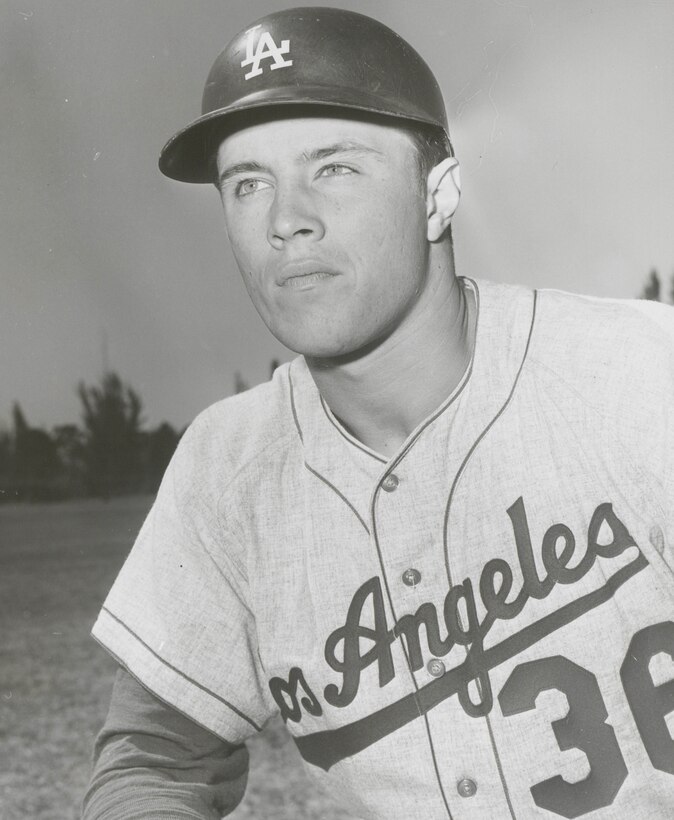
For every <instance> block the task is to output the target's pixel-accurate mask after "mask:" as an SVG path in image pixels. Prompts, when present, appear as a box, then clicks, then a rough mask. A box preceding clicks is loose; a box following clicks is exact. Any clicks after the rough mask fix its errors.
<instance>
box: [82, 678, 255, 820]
mask: <svg viewBox="0 0 674 820" xmlns="http://www.w3.org/2000/svg"><path fill="white" fill-rule="evenodd" d="M247 776H248V751H247V749H246V747H245V746H236V745H234V744H230V743H227V742H225V741H224V740H221V739H220V738H218V737H216V736H215V735H214V734H212V733H211V732H209V731H208V730H206V729H204V728H202V727H201V726H199V725H198V724H196V723H194V722H193V721H191V720H190V719H189V718H187V717H185V716H184V715H183V714H181V713H180V712H177V711H176V710H175V709H173V708H171V707H170V706H168V705H166V704H165V703H163V702H162V701H160V700H158V699H157V698H156V697H154V695H152V694H150V692H148V691H147V690H146V689H144V688H143V687H142V686H141V685H140V684H139V683H138V681H136V680H135V678H133V677H132V676H131V675H130V674H129V673H128V672H126V671H125V670H124V669H120V670H119V671H118V673H117V678H116V679H115V684H114V687H113V691H112V699H111V703H110V711H109V712H108V717H107V719H106V721H105V725H104V726H103V728H102V730H101V732H100V734H99V736H98V738H97V740H96V746H95V750H94V769H93V774H92V777H91V782H90V785H89V789H88V791H87V793H86V796H85V798H84V805H83V814H82V817H83V820H138V818H148V820H149V819H150V818H155V820H188V819H189V820H196V819H197V818H198V819H199V820H219V818H221V817H223V816H224V815H227V814H229V813H230V812H231V811H232V810H233V809H234V808H235V807H236V806H237V805H238V804H239V802H240V801H241V798H242V797H243V794H244V791H245V789H246V780H247Z"/></svg>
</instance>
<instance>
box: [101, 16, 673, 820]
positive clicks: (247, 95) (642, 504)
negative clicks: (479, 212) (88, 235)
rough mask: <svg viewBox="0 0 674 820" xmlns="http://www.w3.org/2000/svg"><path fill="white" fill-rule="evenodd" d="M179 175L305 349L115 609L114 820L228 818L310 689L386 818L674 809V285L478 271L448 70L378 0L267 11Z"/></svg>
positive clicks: (178, 163)
mask: <svg viewBox="0 0 674 820" xmlns="http://www.w3.org/2000/svg"><path fill="white" fill-rule="evenodd" d="M160 168H161V170H162V171H163V172H164V173H165V174H167V175H168V176H170V177H172V178H174V179H177V180H183V181H188V182H196V183H205V182H215V184H216V185H217V187H218V190H219V192H220V195H221V199H222V203H223V208H224V216H225V222H226V227H227V232H228V235H229V238H230V241H231V245H232V248H233V251H234V254H235V257H236V260H237V262H238V265H239V267H240V270H241V274H242V276H243V279H244V282H245V284H246V288H247V289H248V292H249V294H250V297H251V299H252V301H253V304H254V305H255V307H256V308H257V310H258V312H259V313H260V315H261V317H262V319H263V320H264V322H265V323H266V325H267V326H268V327H269V328H270V330H271V331H272V333H274V335H275V336H276V337H277V338H278V339H280V340H281V341H282V342H283V343H284V344H285V345H287V346H288V347H289V348H291V349H292V350H294V351H296V352H297V353H298V354H300V355H299V357H298V358H296V359H295V360H294V361H292V362H291V363H290V364H289V365H284V366H282V367H280V368H279V369H278V370H277V371H276V372H275V374H274V376H273V378H272V380H271V381H270V382H269V383H267V384H264V385H261V386H259V387H256V388H255V389H253V390H250V391H248V392H246V393H243V394H241V395H238V396H236V397H233V398H229V399H227V400H225V401H223V402H220V403H218V404H216V405H214V406H213V407H211V408H209V409H208V410H206V411H205V412H204V413H202V414H201V415H200V416H199V417H198V418H197V419H196V421H195V422H194V423H193V424H192V425H191V427H190V428H189V430H188V431H187V433H186V434H185V436H184V437H183V439H182V441H181V443H180V446H179V448H178V451H177V452H176V455H175V457H174V459H173V461H172V463H171V465H170V467H169V468H168V471H167V473H166V476H165V478H164V481H163V483H162V486H161V490H160V492H159V494H158V496H157V499H156V502H155V504H154V506H153V508H152V510H151V512H150V514H149V516H148V518H147V521H146V522H145V524H144V526H143V528H142V530H141V532H140V534H139V536H138V539H137V542H136V544H135V546H134V548H133V550H132V551H131V553H130V555H129V557H128V560H127V561H126V564H125V565H124V567H123V569H122V571H121V573H120V575H119V577H118V579H117V581H116V583H115V585H114V587H113V588H112V591H111V592H110V594H109V596H108V598H107V600H106V602H105V605H104V607H103V609H102V611H101V613H100V617H99V618H98V620H97V622H96V625H95V627H94V635H95V637H96V638H97V639H98V640H99V641H100V642H101V643H102V644H103V645H104V646H105V647H106V648H107V649H108V650H109V651H110V652H111V653H112V654H113V656H114V657H115V658H117V659H118V660H119V662H120V664H121V667H122V671H120V673H119V675H118V678H117V682H116V684H115V688H114V693H113V698H112V705H111V709H110V714H109V716H108V719H107V721H106V724H105V726H104V729H103V731H102V733H101V735H100V737H99V740H98V744H97V750H96V762H95V769H94V774H93V778H92V782H91V787H90V790H89V792H88V794H87V797H86V798H85V817H86V818H87V820H93V818H106V820H117V819H118V818H132V817H133V818H137V817H157V818H159V817H161V818H196V817H200V818H217V817H220V816H221V815H223V814H226V813H227V812H229V811H230V810H231V808H232V807H233V806H235V805H236V804H237V802H238V801H239V800H240V798H241V795H242V793H243V790H244V787H245V777H246V768H247V758H246V752H245V747H244V744H245V742H246V740H247V739H248V738H250V737H251V736H252V735H253V734H254V733H256V732H257V731H259V729H260V727H261V726H262V725H263V724H264V723H265V721H266V720H267V719H268V718H269V717H270V716H272V715H274V714H277V713H280V715H281V716H282V718H283V720H284V721H285V722H286V724H287V726H288V729H289V731H290V733H291V734H292V736H293V737H294V740H295V742H296V744H297V747H298V749H299V751H300V753H301V755H302V757H303V758H304V761H305V762H306V766H307V770H308V771H309V773H310V774H311V775H312V776H313V777H314V778H315V779H316V780H317V781H319V782H320V783H322V784H323V785H324V786H325V788H327V789H329V790H330V791H331V792H332V793H333V794H334V796H335V798H336V799H337V800H338V801H339V802H340V803H341V804H342V805H343V806H344V807H345V809H346V810H347V811H350V812H352V813H353V815H354V816H356V817H360V818H381V819H382V820H392V818H396V819H397V818H400V820H414V819H415V818H416V819H417V820H429V818H430V819H431V820H435V818H437V819H438V820H440V819H441V818H454V820H459V819H460V818H468V819H469V820H484V819H485V818H520V819H522V818H546V820H552V818H558V817H567V818H581V817H582V818H591V819H592V820H599V818H627V817H630V818H632V817H633V818H649V820H650V819H651V818H661V819H663V820H664V818H671V817H672V816H674V740H673V734H672V732H673V729H674V584H673V583H672V582H673V576H672V573H673V571H674V551H673V545H674V315H673V311H672V309H671V308H668V307H665V306H662V305H658V304H652V303H642V302H637V301H619V300H606V299H596V298H587V297H581V296H575V295H570V294H567V293H564V292H561V291H552V290H545V291H534V290H530V289H527V288H523V287H517V286H506V285H496V284H491V283H490V282H489V281H487V280H488V276H486V279H484V280H483V279H481V278H477V279H473V278H466V277H459V276H458V275H457V274H456V271H455V267H454V259H453V254H452V241H451V234H450V221H451V218H452V215H453V213H454V211H455V209H456V207H457V205H458V201H459V190H460V180H459V170H458V164H457V161H456V159H455V158H454V156H453V153H452V149H451V146H450V143H449V138H448V128H447V122H446V116H445V109H444V106H443V103H442V97H441V94H440V91H439V89H438V86H437V84H436V81H435V79H434V77H433V75H432V74H431V71H430V70H429V68H428V67H427V66H426V64H425V63H424V62H423V60H422V59H421V57H420V56H419V55H418V54H417V53H416V52H415V51H414V50H413V49H412V47H411V46H410V45H409V44H407V43H406V42H404V41H403V40H402V39H401V38H400V37H398V36H397V35H396V34H395V33H394V32H392V31H390V30H389V29H388V28H386V27H385V26H383V25H382V24H380V23H378V22H376V21H374V20H371V19H369V18H366V17H364V16H362V15H359V14H354V13H351V12H345V11H341V10H335V9H326V8H299V9H291V10H288V11H282V12H279V13H275V14H271V15H269V16H267V17H264V18H263V19H261V20H259V21H257V22H256V23H254V24H252V25H251V26H250V27H248V28H247V29H246V30H245V31H243V32H242V33H240V34H239V35H237V36H236V37H235V38H234V39H233V40H232V41H231V43H230V44H229V45H228V46H227V47H226V48H225V49H224V50H223V52H222V53H221V54H220V56H219V57H218V58H217V60H216V62H215V64H214V66H213V68H212V70H211V73H210V75H209V77H208V80H207V83H206V88H205V91H204V99H203V113H202V116H200V117H199V118H198V119H197V120H195V121H194V122H193V123H192V124H191V125H189V126H187V128H185V129H183V130H182V131H180V132H178V134H176V136H174V137H173V138H172V139H171V140H170V141H169V142H168V143H167V145H166V146H165V148H164V150H163V152H162V154H161V159H160ZM484 273H485V275H486V274H488V273H489V272H484Z"/></svg>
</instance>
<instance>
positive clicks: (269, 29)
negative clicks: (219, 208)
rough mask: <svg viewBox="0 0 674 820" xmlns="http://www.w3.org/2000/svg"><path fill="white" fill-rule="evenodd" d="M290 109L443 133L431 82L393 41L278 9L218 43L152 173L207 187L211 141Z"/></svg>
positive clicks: (409, 52) (340, 14)
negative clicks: (194, 104)
mask: <svg viewBox="0 0 674 820" xmlns="http://www.w3.org/2000/svg"><path fill="white" fill-rule="evenodd" d="M292 106H311V107H322V108H325V107H326V106H327V107H329V108H331V109H334V110H342V111H344V112H345V113H346V112H349V111H358V112H360V113H361V114H368V113H369V114H372V115H384V116H386V117H394V118H396V119H399V120H405V121H408V122H409V123H415V122H416V123H422V124H426V125H431V126H436V127H438V128H441V129H442V130H443V131H444V132H445V134H448V129H447V117H446V113H445V107H444V103H443V100H442V94H441V92H440V88H439V86H438V84H437V82H436V80H435V77H434V76H433V73H432V72H431V70H430V68H429V67H428V66H427V65H426V63H425V62H424V60H423V59H422V58H421V56H420V55H419V54H418V53H417V52H416V51H415V50H414V49H413V48H412V47H411V46H410V45H409V43H407V42H406V41H405V40H403V39H402V37H399V36H398V35H397V34H396V33H395V32H394V31H392V30H391V29H390V28H388V27H387V26H385V25H383V23H380V22H378V21H377V20H373V19H371V18H370V17H366V16H365V15H363V14H358V13H356V12H350V11H344V10H342V9H331V8H296V9H287V10H284V11H279V12H275V13H274V14H269V15H267V16H266V17H262V18H261V19H260V20H258V21H257V22H256V23H254V24H252V25H251V26H249V27H248V28H246V29H245V30H244V31H242V32H240V33H239V34H238V35H237V36H236V37H235V38H234V39H233V40H232V41H231V42H230V43H229V44H228V45H227V46H225V48H224V49H223V50H222V52H221V53H220V54H219V55H218V57H217V59H216V60H215V62H214V64H213V66H212V68H211V71H210V73H209V75H208V79H207V80H206V85H205V87H204V94H203V100H202V114H201V116H200V117H199V118H197V119H196V120H194V121H193V122H192V123H190V125H188V126H187V127H186V128H183V129H182V130H180V131H178V133H176V134H175V135H174V136H173V137H172V138H171V139H170V140H169V141H168V142H167V143H166V145H165V146H164V148H163V149H162V152H161V155H160V158H159V168H160V170H161V171H162V173H164V174H165V175H166V176H169V177H171V178H173V179H177V180H181V181H184V182H212V181H213V170H214V157H213V153H214V135H216V136H217V135H222V138H224V136H225V135H226V133H228V132H231V131H232V130H234V129H235V128H236V127H237V124H238V127H241V123H242V122H247V119H246V117H247V116H249V115H250V114H252V112H253V111H257V110H259V109H265V111H266V114H265V116H267V117H269V116H276V115H277V114H280V113H281V111H283V110H286V109H289V108H290V107H292ZM235 115H238V116H236V117H235ZM248 122H249V121H248ZM216 124H217V126H218V128H217V129H214V128H213V126H214V125H216ZM220 126H222V127H223V129H225V130H223V131H220V130H219V128H220Z"/></svg>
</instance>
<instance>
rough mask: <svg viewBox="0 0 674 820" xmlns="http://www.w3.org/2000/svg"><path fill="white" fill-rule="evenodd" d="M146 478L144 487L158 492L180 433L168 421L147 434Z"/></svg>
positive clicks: (149, 490)
mask: <svg viewBox="0 0 674 820" xmlns="http://www.w3.org/2000/svg"><path fill="white" fill-rule="evenodd" d="M145 439H146V443H145V469H144V473H145V478H144V482H143V489H144V490H146V491H148V492H156V491H157V490H158V489H159V485H160V483H161V480H162V476H163V475H164V471H165V470H166V468H167V467H168V463H169V461H170V460H171V456H172V455H173V453H174V452H175V449H176V446H177V444H178V441H179V440H180V434H179V433H177V432H176V431H175V430H174V429H173V427H171V425H170V424H168V423H167V422H162V424H160V425H159V427H157V428H156V429H155V430H151V431H150V432H149V433H146V434H145Z"/></svg>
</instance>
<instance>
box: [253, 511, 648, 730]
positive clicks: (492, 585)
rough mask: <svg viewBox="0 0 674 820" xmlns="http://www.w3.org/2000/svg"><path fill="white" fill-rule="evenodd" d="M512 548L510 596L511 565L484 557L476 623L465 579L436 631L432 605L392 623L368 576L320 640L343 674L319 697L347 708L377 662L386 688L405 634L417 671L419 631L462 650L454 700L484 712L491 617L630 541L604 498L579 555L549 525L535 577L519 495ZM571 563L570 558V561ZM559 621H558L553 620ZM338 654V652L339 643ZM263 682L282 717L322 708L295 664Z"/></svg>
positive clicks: (434, 652)
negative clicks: (603, 539)
mask: <svg viewBox="0 0 674 820" xmlns="http://www.w3.org/2000/svg"><path fill="white" fill-rule="evenodd" d="M507 514H508V517H509V518H510V522H511V525H512V530H513V534H514V538H515V544H516V547H517V556H518V562H519V567H520V571H521V577H522V586H521V588H520V589H519V591H518V592H517V594H516V595H515V596H514V597H513V598H512V599H511V600H508V598H509V596H510V594H511V592H512V591H513V570H512V568H511V566H510V565H509V564H508V562H507V561H505V560H504V559H502V558H493V559H491V560H490V561H488V562H487V563H486V564H485V565H484V567H483V569H482V573H481V575H480V580H479V584H478V586H479V595H480V600H481V602H482V605H483V608H484V610H485V615H484V618H483V620H482V621H480V620H479V616H478V613H477V607H476V599H475V590H474V588H473V584H472V582H471V580H470V579H469V578H466V579H465V580H464V581H463V582H462V583H460V584H456V585H454V586H453V587H451V589H450V590H449V592H448V593H447V596H446V598H445V601H444V606H443V620H444V630H443V631H441V627H440V623H439V619H438V613H437V610H436V607H435V605H434V604H432V603H424V604H422V605H421V606H420V607H419V608H418V609H417V611H416V612H415V613H414V614H413V615H404V616H403V617H402V618H400V619H399V620H398V621H397V622H396V623H395V624H394V626H393V627H392V628H389V627H388V624H387V622H386V612H385V608H384V597H383V593H382V587H381V582H380V580H379V578H378V577H376V576H375V577H373V578H370V579H369V580H367V581H366V582H365V583H364V584H363V585H362V586H361V587H360V588H359V589H358V590H357V591H356V593H355V595H354V596H353V599H352V601H351V604H350V606H349V609H348V612H347V616H346V621H345V623H344V626H341V627H339V629H336V630H335V631H334V632H333V633H332V634H331V635H330V636H329V637H328V639H327V641H326V644H325V659H326V661H327V663H328V665H329V666H330V667H331V669H333V670H334V671H335V672H339V673H340V675H341V686H338V685H336V684H335V683H329V684H328V685H327V686H325V688H324V690H323V696H324V698H325V701H326V702H327V703H328V704H330V705H331V706H336V707H345V706H348V705H349V704H350V703H351V702H352V701H353V700H354V698H355V697H356V695H357V694H358V689H359V685H360V676H361V672H362V671H363V670H364V669H367V668H368V667H369V666H371V665H372V664H375V663H376V664H377V666H378V673H379V686H380V687H383V686H386V684H387V683H390V681H391V680H393V678H394V676H395V669H394V663H393V655H392V652H391V644H392V643H393V642H394V641H395V640H397V639H398V638H399V637H400V636H401V635H404V636H405V640H406V645H407V653H408V657H409V662H410V666H411V667H412V669H413V670H414V671H418V670H419V669H421V668H422V666H423V664H424V658H423V653H422V648H421V641H420V635H419V633H420V628H421V627H422V626H423V627H424V628H425V631H426V639H427V644H428V650H429V652H430V654H431V656H433V657H442V656H444V655H447V654H448V653H449V652H450V651H451V650H452V648H453V647H455V646H457V645H459V646H463V647H466V650H467V654H466V658H465V660H464V661H463V663H462V664H461V665H462V667H463V669H465V670H467V674H464V675H462V680H463V683H462V685H461V686H459V689H458V697H459V702H460V703H461V706H462V707H463V709H464V710H465V711H466V713H467V714H469V715H472V716H475V717H477V716H482V715H486V714H488V713H489V712H490V711H491V708H492V706H493V695H492V688H491V681H490V678H489V668H490V667H489V664H487V663H485V662H484V659H483V655H484V639H485V637H486V636H487V634H488V633H489V630H490V629H491V628H492V626H493V625H494V623H495V622H496V621H497V620H510V619H512V618H515V617H516V616H517V615H519V613H520V612H522V610H523V608H524V607H525V606H526V604H527V602H528V601H529V600H530V599H532V598H535V599H539V600H540V599H544V598H547V597H548V595H550V593H551V592H552V590H553V589H554V587H555V586H556V585H557V584H574V583H576V582H577V581H579V580H580V579H581V578H583V577H584V576H585V575H587V573H588V572H589V571H590V569H591V568H592V566H593V565H594V563H595V561H596V559H597V557H603V558H615V557H616V556H618V555H620V554H621V553H622V552H624V551H625V550H626V549H627V548H628V547H633V546H636V544H635V541H634V539H633V538H632V536H631V535H630V534H629V532H628V530H627V527H626V526H625V525H624V524H623V522H622V521H621V520H620V519H619V518H618V516H617V515H616V514H615V512H614V511H613V507H612V505H611V504H610V503H603V504H600V505H599V506H598V507H597V508H596V510H595V511H594V513H593V514H592V518H591V519H590V523H589V525H588V529H587V539H586V542H587V543H586V549H585V552H584V554H583V555H582V557H580V556H579V555H577V550H576V539H575V536H574V534H573V532H572V531H571V529H570V528H569V527H568V526H566V525H565V524H554V525H553V526H551V527H550V528H549V529H548V530H547V532H546V533H545V535H544V537H543V541H542V544H541V548H540V552H541V559H542V563H543V566H544V568H545V574H544V576H543V577H542V578H541V577H540V576H539V574H538V571H537V568H536V562H535V559H534V550H533V545H532V542H531V534H530V530H529V523H528V520H527V514H526V510H525V506H524V501H523V499H522V498H521V497H520V498H518V499H517V501H515V503H514V504H513V505H512V506H511V507H509V509H508V510H507ZM607 530H609V531H610V533H611V538H610V540H609V541H608V543H600V542H599V533H600V531H601V532H602V534H607ZM572 561H574V562H575V563H573V565H572ZM368 606H370V607H371V612H372V617H371V618H368V619H367V621H368V622H369V623H371V624H372V626H364V625H362V623H361V620H363V618H362V616H363V611H364V610H365V609H366V607H368ZM559 625H560V626H562V624H561V623H560V624H559ZM362 638H365V639H369V641H371V642H372V643H371V644H368V646H369V648H368V649H367V650H366V651H364V652H362V653H361V639H362ZM340 644H341V645H342V651H341V652H339V651H338V649H339V646H340ZM471 681H475V682H476V684H477V687H476V688H477V691H479V693H480V698H479V702H478V703H474V702H473V700H471V698H470V695H469V684H470V683H471ZM269 687H270V690H271V693H272V695H273V697H274V700H275V701H276V703H277V704H278V706H279V709H280V712H281V715H282V717H283V719H284V720H285V721H288V720H290V721H294V722H298V721H299V720H301V717H302V709H305V710H306V711H307V712H308V713H309V714H311V715H314V716H319V715H321V714H322V713H323V709H322V707H321V704H320V701H319V699H318V698H317V697H316V695H315V694H314V692H313V691H312V690H311V688H310V687H309V684H308V683H307V681H306V678H305V676H304V673H303V671H302V670H301V669H299V668H298V667H293V668H292V669H291V670H290V672H289V675H288V679H287V680H284V679H283V678H280V677H274V678H271V680H270V681H269Z"/></svg>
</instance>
